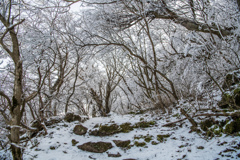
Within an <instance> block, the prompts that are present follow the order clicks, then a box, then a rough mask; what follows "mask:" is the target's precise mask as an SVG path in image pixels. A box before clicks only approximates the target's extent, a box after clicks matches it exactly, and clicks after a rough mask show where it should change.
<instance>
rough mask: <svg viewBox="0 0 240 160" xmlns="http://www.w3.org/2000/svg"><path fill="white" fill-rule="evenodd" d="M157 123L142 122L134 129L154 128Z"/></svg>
mask: <svg viewBox="0 0 240 160" xmlns="http://www.w3.org/2000/svg"><path fill="white" fill-rule="evenodd" d="M155 124H156V122H155V121H149V122H147V121H141V122H138V123H136V124H135V125H134V128H148V127H152V126H153V125H155Z"/></svg>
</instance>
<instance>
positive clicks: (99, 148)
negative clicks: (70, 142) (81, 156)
mask: <svg viewBox="0 0 240 160" xmlns="http://www.w3.org/2000/svg"><path fill="white" fill-rule="evenodd" d="M77 147H78V149H81V150H83V151H88V152H94V153H103V152H106V151H107V150H109V149H111V148H112V147H113V146H112V144H111V143H109V142H87V143H84V144H82V145H79V146H77Z"/></svg>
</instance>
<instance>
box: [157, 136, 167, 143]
mask: <svg viewBox="0 0 240 160" xmlns="http://www.w3.org/2000/svg"><path fill="white" fill-rule="evenodd" d="M168 137H170V135H169V134H163V135H161V134H159V135H157V140H158V141H159V142H163V141H166V138H168Z"/></svg>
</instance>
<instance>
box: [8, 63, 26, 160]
mask: <svg viewBox="0 0 240 160" xmlns="http://www.w3.org/2000/svg"><path fill="white" fill-rule="evenodd" d="M22 95H23V94H22V63H21V62H20V61H18V62H17V64H16V63H15V80H14V94H13V98H12V102H13V103H12V107H11V115H12V119H11V136H10V137H11V139H10V140H11V149H12V156H13V160H22V148H21V147H20V146H19V141H20V140H19V137H20V134H19V129H20V122H21V105H22V98H23V97H22Z"/></svg>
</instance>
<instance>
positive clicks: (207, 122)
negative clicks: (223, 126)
mask: <svg viewBox="0 0 240 160" xmlns="http://www.w3.org/2000/svg"><path fill="white" fill-rule="evenodd" d="M213 124H215V121H214V119H212V118H210V119H206V120H205V121H202V122H201V123H200V127H201V129H202V130H203V131H208V128H210V127H211V126H212V125H213Z"/></svg>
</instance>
